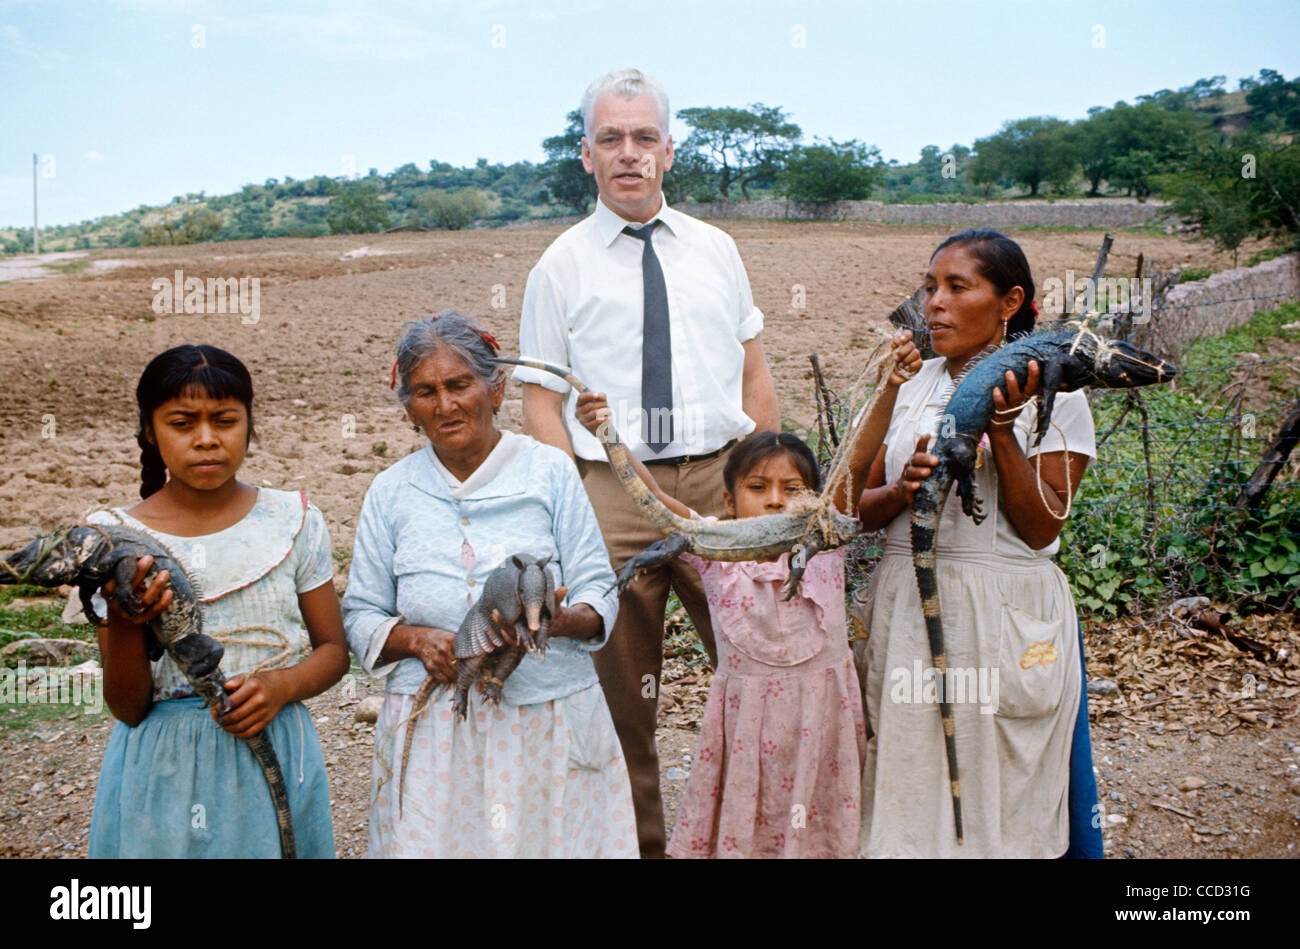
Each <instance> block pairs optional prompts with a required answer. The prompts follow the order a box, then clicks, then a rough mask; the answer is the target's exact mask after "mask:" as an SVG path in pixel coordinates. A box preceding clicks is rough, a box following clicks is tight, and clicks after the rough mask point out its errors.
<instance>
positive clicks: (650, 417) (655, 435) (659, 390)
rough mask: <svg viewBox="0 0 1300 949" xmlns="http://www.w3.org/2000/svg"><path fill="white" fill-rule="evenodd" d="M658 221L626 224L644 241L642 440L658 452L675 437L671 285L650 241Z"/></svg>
mask: <svg viewBox="0 0 1300 949" xmlns="http://www.w3.org/2000/svg"><path fill="white" fill-rule="evenodd" d="M658 223H659V222H658V221H652V222H651V223H650V224H647V225H645V226H644V227H641V228H635V227H630V226H629V227H625V228H623V233H624V234H630V235H632V236H633V237H635V238H636V239H637V240H639V241H643V242H644V243H645V249H644V250H643V251H642V252H641V285H642V288H643V292H644V294H645V313H644V316H643V318H642V342H641V413H642V414H641V440H642V441H643V442H645V443H646V444H647V445H649V446H650V450H651V451H653V452H654V453H655V454H659V452H661V451H663V450H664V446H666V445H667V444H668V443H669V442H671V441H672V440H673V416H672V410H673V364H672V337H671V335H670V333H669V328H668V287H667V285H666V284H665V283H664V271H663V268H662V267H660V266H659V258H658V256H656V254H655V246H654V241H652V240H651V237H652V235H653V234H654V229H655V226H656V225H658Z"/></svg>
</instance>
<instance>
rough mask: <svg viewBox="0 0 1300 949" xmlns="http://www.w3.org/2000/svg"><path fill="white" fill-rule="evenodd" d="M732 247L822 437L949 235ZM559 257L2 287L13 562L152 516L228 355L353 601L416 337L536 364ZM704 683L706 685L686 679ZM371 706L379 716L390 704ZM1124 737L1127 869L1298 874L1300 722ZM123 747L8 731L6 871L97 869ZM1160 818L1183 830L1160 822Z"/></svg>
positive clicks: (1060, 265)
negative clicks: (1179, 862) (181, 369)
mask: <svg viewBox="0 0 1300 949" xmlns="http://www.w3.org/2000/svg"><path fill="white" fill-rule="evenodd" d="M725 229H726V230H727V231H728V232H730V233H731V234H732V235H733V236H734V237H735V238H736V240H737V243H738V245H739V247H740V252H741V256H742V257H743V259H744V261H745V264H746V267H747V268H748V271H749V276H750V281H751V283H752V285H753V289H754V296H755V300H756V302H757V304H758V306H759V307H760V308H761V309H762V310H763V312H764V313H765V314H766V317H767V325H766V329H765V331H764V334H763V339H764V344H765V347H766V350H767V353H768V357H769V362H770V365H771V367H772V372H773V375H774V376H775V378H776V383H777V390H778V394H779V396H780V398H781V403H782V411H783V414H784V415H785V416H786V417H788V418H790V419H793V420H795V421H796V422H799V423H801V424H807V423H808V422H809V421H810V420H811V419H812V416H813V401H812V396H811V382H810V379H809V378H808V361H807V358H806V357H807V354H808V353H809V352H812V351H813V350H816V351H818V352H819V353H820V354H821V356H822V359H823V362H824V364H825V365H826V367H827V369H828V372H829V375H830V378H831V380H832V382H833V384H834V383H839V384H844V383H846V382H847V381H848V380H849V379H850V378H851V377H852V376H854V375H856V369H857V368H860V366H861V363H862V359H863V357H864V356H865V354H866V353H867V352H868V351H869V349H870V348H871V346H872V345H874V341H875V340H876V339H877V338H878V337H875V336H874V335H873V334H872V333H871V328H873V327H880V326H882V325H883V318H884V316H885V314H886V313H888V312H889V310H890V309H892V308H893V306H894V305H896V303H897V302H898V301H899V300H900V299H901V298H902V297H903V296H904V295H906V294H908V293H910V292H911V291H912V290H913V289H914V288H915V287H916V285H917V284H918V282H919V278H920V273H921V271H922V269H923V268H924V265H925V263H926V260H927V258H928V255H929V253H930V251H931V250H932V249H933V247H934V246H935V244H936V243H937V242H938V241H939V240H940V239H941V238H942V237H943V236H944V235H945V233H946V231H945V229H943V228H932V227H895V226H886V225H878V224H866V223H854V222H845V223H818V224H808V223H784V222H758V221H739V222H726V224H725ZM556 233H557V230H556V229H520V230H492V231H469V232H460V233H434V234H393V235H385V236H365V237H355V236H354V237H331V238H320V239H315V240H291V239H290V240H263V241H250V242H239V243H223V244H209V245H201V246H190V247H180V248H142V249H139V250H131V251H123V250H114V251H112V252H102V253H101V254H98V255H96V254H92V255H91V257H92V262H93V258H94V257H96V256H102V257H104V258H108V257H109V256H110V253H111V256H112V258H113V259H114V261H115V263H116V264H117V266H115V267H113V268H112V269H97V268H95V267H93V266H88V267H86V268H85V269H84V270H82V271H81V272H79V273H63V274H60V273H57V272H52V273H53V274H54V275H53V276H51V277H49V278H47V279H42V280H22V281H15V282H7V283H0V334H3V338H4V340H5V341H6V343H7V344H8V345H6V346H4V347H3V348H0V378H3V379H4V382H5V384H4V394H5V398H4V399H3V400H0V549H4V550H8V549H13V548H14V547H17V546H19V545H20V544H21V543H24V542H25V541H26V540H27V539H29V538H30V532H31V529H32V528H33V527H35V526H38V525H50V524H53V523H55V522H59V521H68V520H71V519H75V518H78V517H80V516H83V515H84V514H86V513H87V512H89V511H91V510H93V509H95V508H98V507H101V506H104V505H129V504H130V503H133V501H134V499H135V498H137V497H138V486H139V468H138V460H137V459H138V449H137V448H136V447H135V441H134V437H133V435H134V430H135V407H134V386H135V382H136V380H137V378H138V376H139V373H140V371H141V369H142V368H143V367H144V365H145V363H146V362H147V361H148V359H149V358H150V357H151V356H152V355H154V354H156V353H158V352H160V351H161V350H163V349H166V348H167V347H169V346H172V345H176V344H178V343H183V342H208V343H213V344H215V345H218V346H221V347H223V348H226V349H229V350H230V351H232V352H234V353H235V354H236V355H238V356H239V357H240V358H242V359H243V360H244V361H245V362H246V363H247V365H248V366H249V368H250V370H251V371H252V374H253V379H254V383H255V386H256V389H257V399H256V403H255V421H256V428H257V433H258V438H257V439H256V440H255V442H254V445H253V448H252V450H251V451H250V453H249V456H248V459H247V461H246V462H245V466H244V468H243V469H242V471H241V473H240V476H241V478H242V479H243V480H244V481H246V482H248V483H251V484H255V485H256V484H266V485H271V486H275V487H280V488H302V489H305V490H306V491H307V493H308V495H309V496H310V497H311V499H312V500H313V501H314V502H315V503H316V504H317V505H318V506H319V507H320V508H321V509H322V511H324V513H325V516H326V519H327V520H328V522H329V526H330V530H331V534H332V538H333V543H334V548H335V552H336V559H337V560H338V562H339V564H340V571H339V574H338V576H337V579H336V585H337V587H338V589H339V590H340V591H341V590H342V589H343V587H344V585H345V583H346V575H347V574H346V564H347V561H348V555H349V553H350V551H351V545H352V534H353V529H354V525H355V521H356V515H357V512H358V510H359V508H360V504H361V498H362V495H363V493H364V491H365V489H366V487H367V485H368V484H369V482H370V479H371V477H373V475H374V474H375V473H377V472H379V471H380V470H382V469H383V468H385V467H386V466H387V465H389V464H391V463H392V462H393V461H394V460H396V459H398V458H401V457H402V456H404V455H405V454H407V453H408V452H410V451H412V450H414V449H415V448H417V447H418V446H419V439H420V438H422V436H417V435H416V433H414V432H413V431H412V430H411V427H410V425H409V424H408V423H406V422H405V419H404V417H403V414H402V412H401V410H400V408H399V406H398V404H397V402H396V400H395V398H394V397H393V396H392V394H391V393H390V392H389V389H388V381H389V371H390V367H391V365H392V360H393V347H394V344H395V342H396V340H397V337H398V334H399V330H400V326H401V324H402V323H403V321H405V320H408V319H412V318H416V317H419V316H422V315H425V314H427V313H430V312H433V311H434V310H438V309H444V308H454V309H457V310H460V311H462V312H465V313H468V314H471V315H473V316H475V317H477V318H478V319H479V320H480V321H481V322H482V323H483V324H484V325H485V326H486V327H487V328H488V329H490V330H492V331H493V332H494V333H495V334H496V335H497V337H498V338H499V339H500V340H501V342H502V345H503V347H504V348H505V349H506V350H507V351H512V350H514V349H515V348H516V347H515V344H516V341H517V338H518V312H519V304H520V300H521V298H522V294H523V289H524V282H525V280H526V278H527V275H528V271H529V269H530V268H531V267H532V265H533V264H534V263H535V262H536V260H537V258H538V256H539V255H540V254H541V252H542V251H543V250H544V249H545V247H546V246H547V244H549V242H550V241H551V240H552V239H554V237H555V235H556ZM1011 233H1012V235H1013V236H1015V237H1017V239H1019V240H1020V241H1021V242H1022V244H1023V246H1024V248H1025V250H1026V252H1027V254H1028V255H1029V259H1030V261H1031V263H1032V265H1033V268H1034V273H1035V276H1036V278H1037V279H1038V281H1039V283H1040V285H1041V283H1042V281H1043V279H1044V278H1046V277H1049V276H1057V277H1058V278H1061V279H1063V278H1064V276H1065V271H1066V270H1067V269H1072V270H1074V271H1076V272H1077V273H1079V274H1087V273H1088V272H1090V271H1091V268H1092V264H1093V260H1094V257H1095V255H1096V249H1097V246H1098V244H1099V242H1100V239H1101V232H1093V231H1061V232H1047V231H1026V232H1023V233H1016V232H1011ZM362 248H365V250H364V251H362ZM358 251H362V252H360V253H358ZM1139 252H1144V253H1145V254H1146V257H1147V259H1148V260H1151V261H1155V262H1156V263H1158V264H1160V265H1162V266H1170V265H1173V264H1179V265H1183V266H1196V267H1215V268H1223V267H1227V266H1230V261H1229V260H1228V258H1227V257H1226V256H1225V255H1218V254H1215V253H1213V252H1212V251H1211V250H1210V249H1209V248H1208V247H1207V246H1205V245H1201V244H1193V243H1188V242H1187V241H1185V240H1184V239H1181V238H1178V237H1173V236H1152V235H1148V234H1131V233H1127V232H1120V233H1118V234H1117V235H1116V241H1115V246H1114V248H1113V250H1112V253H1111V258H1110V261H1111V262H1110V266H1109V268H1108V269H1109V271H1110V272H1111V273H1112V274H1127V273H1132V272H1133V267H1134V265H1135V262H1136V258H1137V255H1138V253H1139ZM177 270H180V271H183V274H184V275H185V276H189V277H200V278H204V279H205V280H206V279H207V278H210V277H216V278H236V279H239V278H254V277H255V278H257V279H258V280H259V281H260V288H259V289H260V295H259V299H258V304H259V312H258V313H257V320H256V322H251V321H249V320H248V318H241V316H240V314H239V313H238V312H230V313H222V314H192V315H187V314H184V313H161V314H160V313H157V312H155V310H154V309H153V308H152V307H151V304H152V302H153V300H154V297H155V290H154V289H153V287H152V284H153V281H154V280H155V279H158V278H168V279H174V278H175V272H176V271H177ZM796 287H802V288H803V292H804V293H805V294H806V307H805V308H803V309H794V308H792V300H793V299H794V298H795V296H796V294H797V293H798V290H796V289H795V288H796ZM494 304H495V306H494ZM517 396H518V392H517V390H514V389H512V391H511V392H509V393H508V394H507V398H508V399H509V400H510V401H508V402H507V405H506V409H505V413H504V414H505V417H504V418H503V420H502V421H503V423H505V424H506V425H507V426H509V427H514V426H515V424H516V423H517V415H518V402H517ZM686 674H687V670H685V669H684V667H683V668H682V669H680V670H679V671H678V674H677V675H678V677H679V678H680V677H681V676H683V675H686ZM670 679H671V677H670ZM697 679H698V681H696V682H691V683H686V684H684V685H679V686H677V687H676V689H675V694H676V695H677V697H678V699H679V701H678V703H677V705H676V707H675V708H674V709H671V710H668V711H666V712H665V714H664V718H663V737H664V742H663V745H662V748H663V752H662V758H663V768H664V771H665V775H664V786H665V791H666V795H667V800H668V803H669V808H670V811H675V807H676V799H677V796H678V795H679V793H680V790H681V787H682V785H683V783H684V782H683V778H684V774H685V771H686V770H688V769H689V758H688V757H687V756H689V755H690V754H691V753H692V751H693V742H694V737H693V736H694V732H693V730H692V725H693V722H694V720H695V719H696V718H697V717H698V713H699V709H700V707H701V704H702V697H703V694H704V692H705V690H706V688H707V675H699V676H698V677H697ZM354 688H355V692H356V695H357V697H363V696H364V695H365V694H366V693H367V690H368V689H372V688H373V687H372V686H370V685H369V684H367V683H358V684H356V685H355V686H354ZM351 702H352V699H351V697H350V696H346V697H345V696H344V695H343V693H342V691H341V690H340V689H339V688H336V689H335V690H332V691H331V692H330V693H327V694H326V695H324V696H321V697H319V698H318V699H315V700H313V702H312V703H311V706H312V710H313V714H314V715H315V716H316V717H317V719H318V721H319V725H318V727H319V728H320V730H321V733H322V738H323V740H324V741H325V745H326V758H327V759H328V761H329V763H330V767H331V782H332V787H333V789H334V806H335V828H336V838H337V843H338V848H339V853H340V855H342V856H361V855H363V854H364V852H365V819H366V812H367V787H368V776H369V767H370V764H369V762H370V736H371V735H372V734H373V730H372V729H371V728H370V726H360V725H354V724H353V722H352V708H351ZM1291 707H1292V708H1294V707H1295V706H1294V702H1293V703H1292V705H1291ZM1106 724H1112V723H1102V724H1098V725H1096V726H1095V727H1094V736H1095V740H1096V741H1097V743H1098V746H1097V749H1096V761H1097V765H1098V768H1099V771H1100V772H1101V780H1102V784H1103V793H1104V795H1105V796H1106V800H1107V805H1106V806H1107V811H1108V813H1109V814H1118V815H1119V816H1122V817H1124V820H1123V821H1110V822H1109V823H1108V824H1107V827H1108V830H1107V833H1108V838H1109V842H1110V845H1111V849H1112V852H1113V854H1114V855H1116V856H1159V855H1167V856H1175V855H1181V856H1199V855H1211V854H1213V855H1228V854H1231V855H1242V856H1294V855H1296V849H1295V846H1294V844H1295V842H1296V841H1297V840H1300V830H1298V829H1297V828H1298V827H1300V778H1298V777H1297V776H1296V775H1297V763H1296V762H1297V761H1300V754H1297V750H1296V742H1297V741H1300V726H1297V723H1296V720H1295V718H1294V717H1290V718H1288V719H1286V720H1282V721H1276V722H1274V724H1276V725H1277V726H1278V727H1273V728H1269V727H1265V725H1266V724H1267V723H1265V725H1252V726H1249V727H1243V728H1238V729H1236V730H1232V731H1229V732H1227V733H1225V734H1224V735H1223V736H1219V737H1212V736H1211V735H1209V734H1207V733H1202V734H1200V735H1195V736H1191V737H1189V734H1190V733H1188V734H1185V735H1183V736H1179V737H1169V735H1168V734H1166V736H1165V737H1164V738H1161V737H1159V735H1156V734H1154V733H1153V734H1152V735H1147V734H1142V733H1138V732H1135V731H1134V730H1133V729H1134V727H1142V726H1140V725H1137V726H1135V725H1134V724H1132V723H1130V724H1128V725H1125V726H1124V727H1118V723H1117V722H1116V723H1113V724H1114V726H1115V727H1105V726H1106ZM1161 730H1162V731H1163V728H1162V729H1161ZM107 732H108V719H107V718H106V717H105V716H84V715H81V714H80V713H70V715H69V716H63V717H60V718H46V719H41V720H40V722H38V723H36V724H33V725H32V726H31V727H30V728H25V729H8V730H3V729H0V855H13V856H16V855H50V856H55V855H76V854H84V853H85V840H86V833H87V831H88V828H89V824H90V805H91V801H92V800H93V794H94V786H95V780H96V775H97V773H98V766H99V761H100V758H101V756H102V749H103V746H104V743H105V741H106V739H107ZM1125 732H1127V734H1125ZM1151 737H1156V738H1157V741H1156V743H1152V742H1151V741H1150V738H1151ZM1193 771H1194V772H1195V773H1196V774H1199V775H1203V776H1204V777H1205V779H1206V782H1207V783H1206V786H1205V787H1203V788H1202V789H1200V790H1195V791H1189V792H1181V791H1177V790H1172V786H1173V782H1175V781H1176V780H1178V779H1179V778H1181V777H1183V776H1184V775H1186V774H1188V773H1191V772H1193ZM1112 791H1113V792H1114V793H1115V794H1118V795H1119V797H1118V798H1112V797H1111V792H1112ZM1292 792H1294V793H1292ZM1169 795H1172V797H1170V796H1169ZM1152 801H1155V802H1157V803H1159V802H1162V801H1163V802H1165V804H1166V806H1165V807H1161V806H1147V805H1148V804H1150V802H1152ZM1171 802H1172V803H1171ZM1169 806H1172V807H1174V808H1176V810H1170V809H1167V808H1168V807H1169ZM1176 811H1181V812H1183V814H1192V815H1193V816H1192V817H1185V816H1182V815H1180V814H1179V813H1177V812H1176ZM670 820H671V814H670ZM1207 831H1208V832H1207Z"/></svg>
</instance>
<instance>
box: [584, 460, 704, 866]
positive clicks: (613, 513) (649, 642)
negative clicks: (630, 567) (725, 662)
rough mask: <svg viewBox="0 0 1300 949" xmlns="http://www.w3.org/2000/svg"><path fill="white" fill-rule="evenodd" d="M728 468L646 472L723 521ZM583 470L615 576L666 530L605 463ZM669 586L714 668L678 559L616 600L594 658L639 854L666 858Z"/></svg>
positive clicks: (688, 577) (700, 612) (695, 465)
mask: <svg viewBox="0 0 1300 949" xmlns="http://www.w3.org/2000/svg"><path fill="white" fill-rule="evenodd" d="M726 463H727V453H725V452H724V453H723V454H722V455H720V456H718V457H717V458H710V459H707V460H705V461H697V462H691V463H689V464H685V465H681V466H680V467H676V466H673V465H655V464H651V465H649V466H648V467H649V469H650V473H651V474H652V475H654V478H655V481H656V482H658V484H659V486H660V487H661V488H662V489H663V490H664V491H666V492H667V493H668V494H670V495H672V496H673V497H675V498H677V499H678V500H679V501H681V502H682V503H683V504H687V505H689V506H690V507H691V508H692V509H693V510H695V511H696V512H697V513H699V514H701V515H710V514H711V515H715V516H721V515H722V514H723V513H724V508H723V503H722V490H723V483H722V469H723V467H724V466H725V465H726ZM578 471H579V473H580V474H581V475H582V484H583V487H585V488H586V489H587V496H588V497H589V498H590V499H591V506H592V507H593V508H595V510H596V519H597V520H598V521H599V523H600V531H601V534H602V535H604V538H605V546H606V547H607V548H608V549H609V559H610V564H611V565H612V566H613V567H614V569H615V570H616V571H617V570H618V569H619V568H620V567H621V566H623V563H624V562H625V561H627V560H628V559H629V558H631V557H633V556H635V555H636V554H638V553H640V552H641V551H643V550H645V548H646V547H649V546H650V545H651V544H653V543H654V542H655V541H657V540H662V539H663V534H662V532H660V531H659V529H658V528H656V527H655V526H654V525H652V524H651V523H650V522H649V521H647V520H646V519H645V518H644V517H642V516H641V514H640V513H639V512H638V511H637V509H636V507H635V505H633V503H632V500H631V499H630V498H629V497H628V496H627V492H625V491H624V490H623V486H622V485H620V484H619V483H618V479H617V478H615V477H614V472H613V471H612V470H611V469H610V467H609V464H608V462H604V461H601V462H594V461H586V460H584V459H581V458H579V459H578ZM670 587H671V588H672V590H673V591H674V592H675V593H676V594H677V598H678V599H679V600H681V601H682V605H683V606H684V607H686V612H687V613H688V614H689V615H690V617H691V620H692V621H693V622H694V623H695V628H696V629H697V630H699V633H700V640H701V642H703V644H704V648H705V649H706V650H707V651H708V654H709V661H710V662H711V663H713V664H714V665H716V664H717V655H718V654H717V649H716V647H715V646H714V641H713V624H712V623H711V622H710V621H709V607H708V604H707V603H706V602H705V599H704V588H703V586H702V585H701V583H700V575H699V574H698V573H697V572H696V571H694V570H692V569H691V568H690V567H688V566H687V565H686V564H684V563H682V562H681V561H680V560H676V559H675V560H672V561H670V562H669V563H667V564H664V565H663V566H661V567H657V568H655V569H654V570H650V571H648V572H646V573H645V574H644V575H643V576H642V577H641V578H640V579H638V580H636V581H635V582H634V583H632V584H631V585H630V586H629V587H628V588H627V590H626V591H625V592H624V593H623V595H622V597H621V598H620V599H619V611H618V620H617V622H615V624H614V630H613V632H612V634H611V635H610V638H609V642H608V643H606V644H605V646H604V648H602V649H600V650H599V651H597V652H595V653H593V655H592V658H593V659H594V660H595V663H596V673H597V675H599V676H600V684H601V686H602V688H603V689H604V690H605V701H606V702H607V703H608V704H609V710H610V713H611V714H612V715H613V718H614V728H615V729H616V730H617V731H618V738H619V742H620V743H621V744H622V746H623V756H624V757H625V758H626V759H627V770H628V775H629V776H630V777H631V780H632V803H633V806H634V808H635V810H636V829H637V838H638V840H639V842H640V846H641V856H642V857H662V856H663V855H664V845H665V833H664V810H663V801H662V800H661V798H660V795H659V753H658V749H657V748H656V747H655V723H656V719H657V713H658V704H659V703H658V695H659V681H660V674H661V673H662V671H663V655H664V654H663V649H664V607H665V606H666V605H667V602H668V590H669V588H670Z"/></svg>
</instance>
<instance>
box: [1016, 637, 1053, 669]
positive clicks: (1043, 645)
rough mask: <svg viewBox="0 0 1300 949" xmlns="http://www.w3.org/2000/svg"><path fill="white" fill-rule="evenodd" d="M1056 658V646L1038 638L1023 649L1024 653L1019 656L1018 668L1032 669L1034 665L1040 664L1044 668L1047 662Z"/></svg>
mask: <svg viewBox="0 0 1300 949" xmlns="http://www.w3.org/2000/svg"><path fill="white" fill-rule="evenodd" d="M1058 658H1060V653H1059V652H1057V650H1056V647H1055V646H1054V645H1052V643H1050V642H1048V641H1047V640H1045V639H1044V640H1040V641H1039V642H1036V643H1031V644H1030V646H1029V648H1028V649H1026V650H1025V652H1024V655H1022V656H1021V657H1020V668H1021V669H1032V668H1033V667H1034V666H1037V665H1041V666H1042V667H1043V668H1044V669H1046V668H1047V664H1048V663H1049V662H1055V661H1056V660H1057V659H1058Z"/></svg>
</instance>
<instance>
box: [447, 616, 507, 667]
mask: <svg viewBox="0 0 1300 949" xmlns="http://www.w3.org/2000/svg"><path fill="white" fill-rule="evenodd" d="M489 631H490V626H489V624H488V621H487V618H486V617H484V616H483V615H482V614H481V613H479V612H478V610H473V609H472V610H470V611H469V613H467V614H466V615H465V620H464V622H462V623H461V624H460V629H458V630H456V658H457V659H473V658H474V657H475V656H483V655H486V654H487V653H490V652H492V651H493V650H494V649H496V648H497V644H496V642H494V641H493V640H492V639H491V638H490V635H489Z"/></svg>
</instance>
